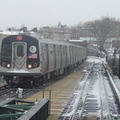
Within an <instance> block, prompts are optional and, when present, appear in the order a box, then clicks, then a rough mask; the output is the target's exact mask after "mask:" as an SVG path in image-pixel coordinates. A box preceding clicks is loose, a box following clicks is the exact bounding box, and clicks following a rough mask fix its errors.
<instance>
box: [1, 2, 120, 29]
mask: <svg viewBox="0 0 120 120" xmlns="http://www.w3.org/2000/svg"><path fill="white" fill-rule="evenodd" d="M102 16H109V17H115V18H117V19H119V18H120V0H0V28H1V29H6V28H8V27H18V28H20V27H21V26H22V25H24V26H27V27H28V29H32V28H33V27H38V28H40V27H42V26H54V25H57V24H58V22H59V21H60V22H61V23H62V24H63V25H64V24H66V25H67V26H72V25H76V24H78V23H80V22H85V21H90V20H95V19H99V18H101V17H102Z"/></svg>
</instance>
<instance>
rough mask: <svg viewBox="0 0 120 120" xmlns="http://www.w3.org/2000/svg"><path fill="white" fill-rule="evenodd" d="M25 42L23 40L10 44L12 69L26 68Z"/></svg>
mask: <svg viewBox="0 0 120 120" xmlns="http://www.w3.org/2000/svg"><path fill="white" fill-rule="evenodd" d="M26 46H27V44H26V43H25V42H19V43H13V44H12V49H13V53H12V63H13V69H18V70H19V69H22V68H23V69H25V68H26V56H27V47H26Z"/></svg>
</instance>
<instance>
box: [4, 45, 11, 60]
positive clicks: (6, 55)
mask: <svg viewBox="0 0 120 120" xmlns="http://www.w3.org/2000/svg"><path fill="white" fill-rule="evenodd" d="M2 58H3V59H4V58H6V59H8V58H11V44H10V43H4V44H3V46H2Z"/></svg>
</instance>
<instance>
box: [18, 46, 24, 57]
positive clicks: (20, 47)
mask: <svg viewBox="0 0 120 120" xmlns="http://www.w3.org/2000/svg"><path fill="white" fill-rule="evenodd" d="M17 56H18V57H23V56H24V47H23V45H18V46H17Z"/></svg>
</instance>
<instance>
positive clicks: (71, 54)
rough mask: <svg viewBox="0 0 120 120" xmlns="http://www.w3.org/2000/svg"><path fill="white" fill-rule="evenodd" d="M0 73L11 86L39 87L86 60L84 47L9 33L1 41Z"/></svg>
mask: <svg viewBox="0 0 120 120" xmlns="http://www.w3.org/2000/svg"><path fill="white" fill-rule="evenodd" d="M0 45H1V49H0V74H1V76H2V77H3V79H5V80H6V81H7V83H8V84H10V85H11V86H13V85H14V84H16V85H26V86H38V85H40V84H42V83H43V82H46V81H47V80H49V79H50V78H53V77H55V76H59V75H61V74H64V73H66V72H68V71H70V70H71V69H73V68H75V67H77V66H78V65H79V64H80V63H81V62H83V61H84V60H85V59H86V56H87V53H86V48H84V47H81V46H77V45H74V44H70V43H67V42H62V41H55V40H47V39H38V38H35V37H32V36H27V35H11V36H8V37H6V38H4V39H2V40H1V41H0Z"/></svg>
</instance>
